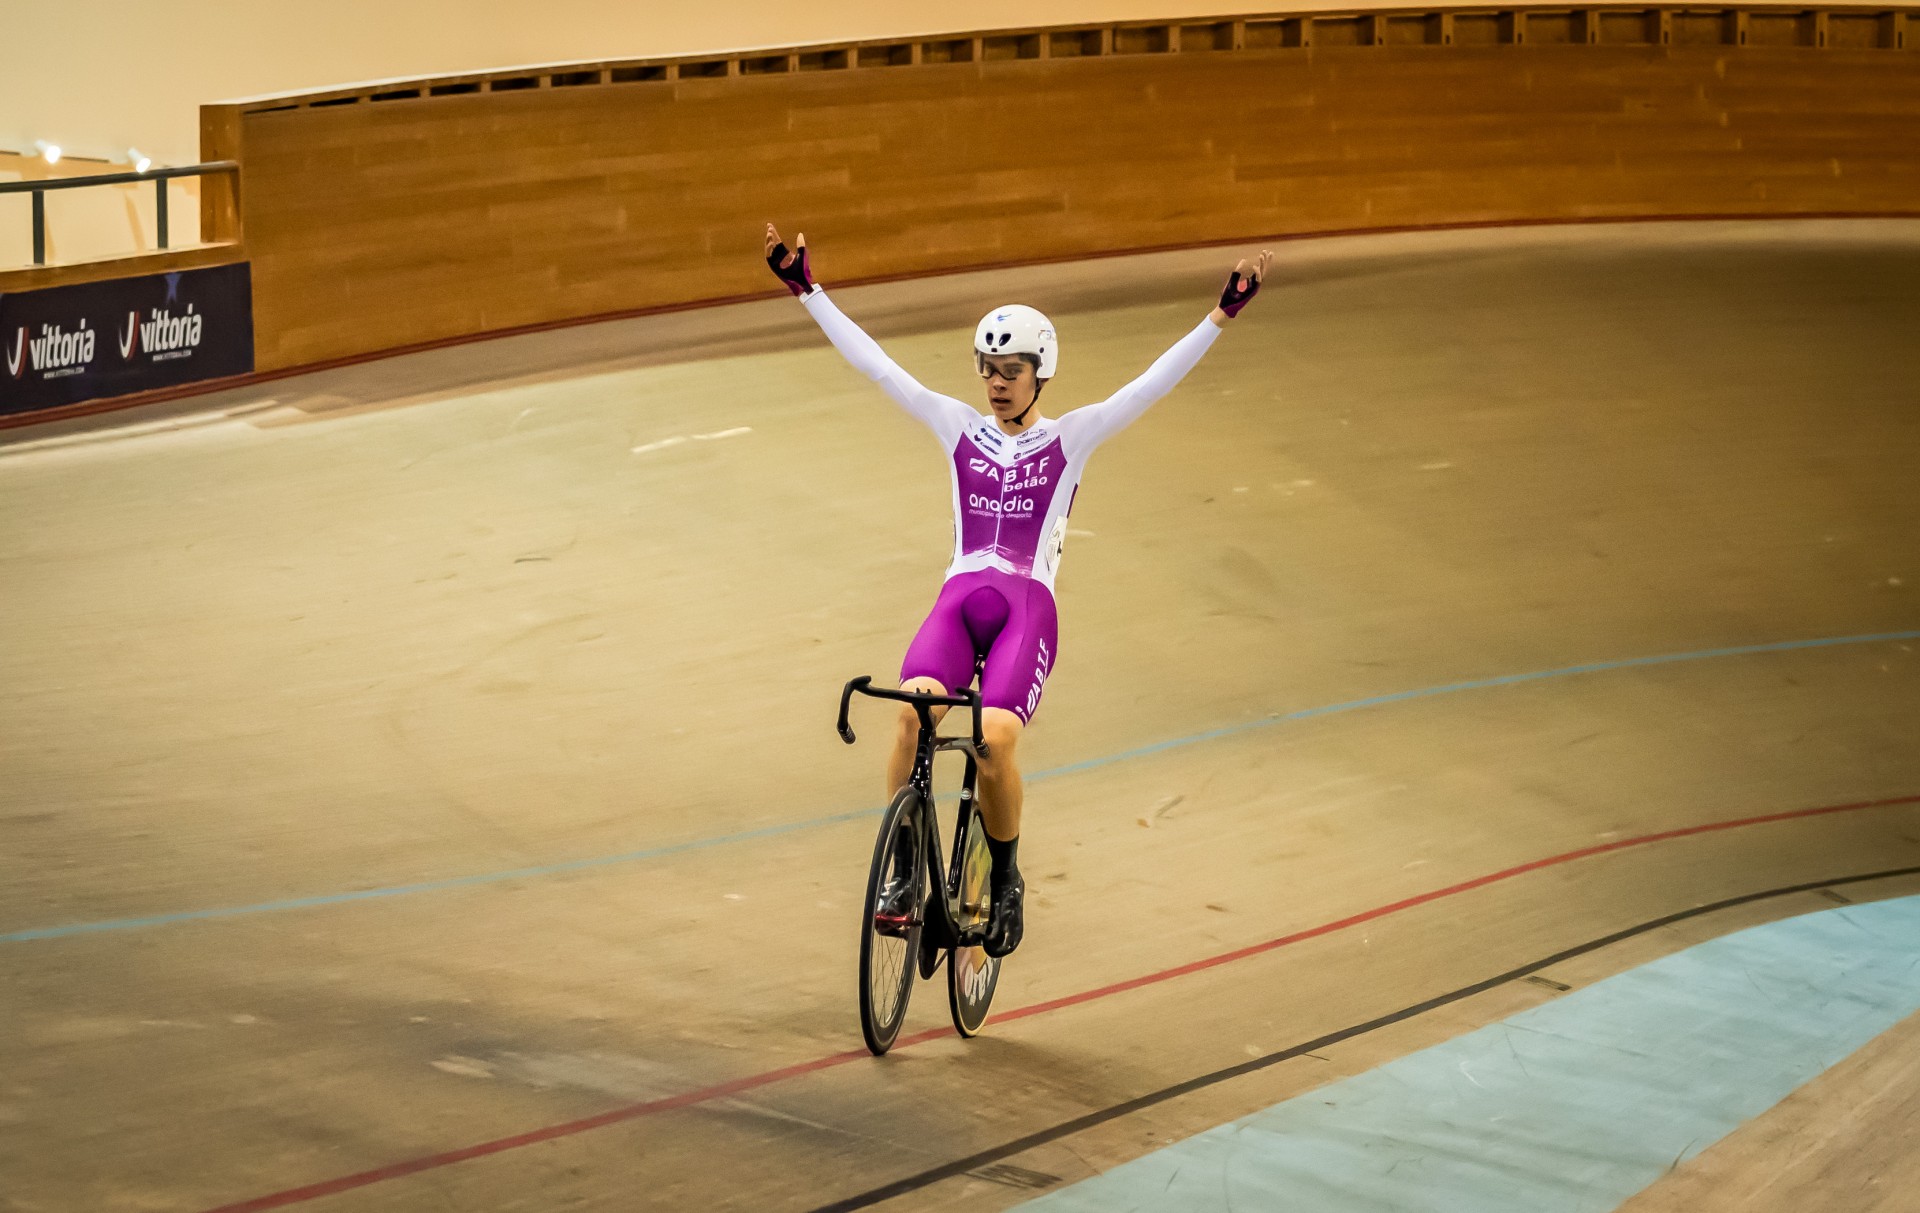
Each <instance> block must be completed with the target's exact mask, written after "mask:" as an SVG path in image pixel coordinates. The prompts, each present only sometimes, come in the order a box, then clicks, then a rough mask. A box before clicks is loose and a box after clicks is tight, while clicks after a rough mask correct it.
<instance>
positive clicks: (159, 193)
mask: <svg viewBox="0 0 1920 1213" xmlns="http://www.w3.org/2000/svg"><path fill="white" fill-rule="evenodd" d="M239 171H240V162H239V161H237V160H210V161H208V162H207V163H205V164H183V165H180V166H178V167H176V168H156V169H148V170H147V171H146V172H144V173H97V174H91V175H89V176H85V177H56V178H53V179H51V180H46V181H4V182H0V194H32V195H33V263H34V264H35V265H45V264H46V263H47V191H48V190H80V189H89V188H91V187H93V186H96V185H134V184H138V183H139V182H142V181H151V182H153V183H154V191H153V193H154V226H155V227H156V228H157V229H158V240H157V246H158V247H160V248H166V247H167V182H169V181H171V180H173V179H174V178H175V177H205V176H208V175H210V174H213V173H237V172H239Z"/></svg>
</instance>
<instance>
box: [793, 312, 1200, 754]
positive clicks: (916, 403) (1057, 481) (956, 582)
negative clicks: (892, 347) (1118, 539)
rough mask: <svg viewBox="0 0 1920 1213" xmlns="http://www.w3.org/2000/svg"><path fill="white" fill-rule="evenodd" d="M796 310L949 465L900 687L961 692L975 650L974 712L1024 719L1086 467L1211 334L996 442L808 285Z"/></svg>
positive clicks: (1049, 639) (1034, 703)
mask: <svg viewBox="0 0 1920 1213" xmlns="http://www.w3.org/2000/svg"><path fill="white" fill-rule="evenodd" d="M801 302H802V303H803V304H805V306H806V309H807V311H808V312H810V313H812V315H813V318H814V320H815V321H816V322H817V323H818V324H819V325H820V328H821V329H822V330H823V331H824V332H825V333H826V334H827V338H828V340H830V341H832V342H833V345H834V348H835V349H837V350H839V351H840V353H841V354H842V356H844V357H845V358H846V360H847V361H848V362H850V363H852V364H853V366H854V369H856V370H858V371H859V372H860V373H861V374H863V375H865V376H866V377H867V378H869V379H871V380H873V381H874V382H875V383H877V384H879V385H880V388H881V390H882V391H884V392H886V394H887V395H888V396H891V397H892V398H893V400H894V403H896V404H898V405H899V406H900V407H901V408H903V409H905V410H907V412H909V413H911V414H913V416H914V417H916V418H918V419H919V420H920V422H921V423H922V424H924V425H925V426H926V427H927V428H928V429H930V430H932V431H933V433H934V436H935V437H937V438H938V439H939V440H940V445H941V447H942V449H944V450H945V451H946V452H947V456H948V459H949V461H950V468H951V471H952V475H953V518H954V528H953V529H954V538H953V562H952V563H951V564H949V565H948V566H947V580H946V584H945V585H943V586H942V587H941V590H940V598H939V600H938V601H937V602H936V603H935V604H934V608H933V611H932V613H931V614H929V615H928V616H927V621H926V622H925V623H924V624H922V625H921V628H920V631H919V633H918V634H917V635H916V636H915V637H914V641H913V644H912V645H911V646H909V647H908V649H907V656H906V660H905V661H904V662H903V663H902V665H901V669H900V679H901V681H902V682H905V681H907V680H908V679H912V678H933V679H935V680H937V681H938V682H939V683H940V684H941V685H942V686H944V687H946V688H947V689H948V690H949V691H959V690H961V689H963V688H965V687H966V686H967V685H969V684H970V683H971V682H972V681H973V661H974V654H975V653H976V652H984V653H986V654H987V663H986V667H985V669H984V670H983V672H982V676H981V680H980V684H981V685H980V700H981V703H982V704H983V705H984V706H987V707H996V708H1005V709H1006V710H1008V711H1010V712H1013V713H1015V714H1016V715H1018V716H1019V717H1020V719H1021V721H1022V723H1024V722H1026V721H1028V720H1030V719H1031V718H1032V716H1033V712H1034V709H1035V708H1037V707H1038V706H1039V704H1040V693H1041V689H1042V688H1043V687H1044V686H1045V684H1046V680H1047V675H1048V673H1049V672H1050V671H1051V670H1052V668H1053V664H1054V660H1055V656H1056V654H1057V650H1058V645H1057V635H1058V629H1057V616H1056V613H1055V610H1054V603H1053V579H1054V576H1055V574H1056V573H1057V572H1058V571H1059V568H1060V552H1061V549H1062V548H1063V547H1064V546H1065V545H1066V537H1067V515H1068V513H1070V512H1071V511H1072V509H1073V498H1074V494H1075V493H1076V492H1077V491H1078V490H1079V487H1080V476H1081V473H1082V472H1084V471H1085V470H1086V466H1087V460H1088V458H1089V457H1090V456H1092V454H1093V452H1094V451H1095V450H1096V449H1097V448H1098V447H1099V445H1100V444H1101V443H1102V442H1105V441H1106V440H1107V439H1108V438H1111V437H1112V436H1113V435H1115V434H1117V433H1119V432H1120V431H1121V430H1123V429H1125V428H1126V427H1127V426H1128V425H1129V424H1131V423H1132V422H1133V421H1134V420H1135V419H1136V418H1138V417H1139V416H1140V415H1141V414H1142V413H1144V412H1146V411H1147V409H1148V407H1149V406H1151V405H1152V404H1153V403H1154V401H1156V400H1158V399H1160V398H1161V397H1162V396H1165V395H1166V394H1167V393H1168V392H1170V391H1172V390H1173V387H1174V385H1175V384H1177V383H1179V382H1180V380H1181V379H1182V378H1183V377H1185V375H1186V373H1187V372H1188V371H1190V370H1192V369H1193V367H1194V365H1195V364H1196V363H1198V362H1199V361H1200V358H1201V356H1202V355H1203V354H1205V353H1206V352H1207V349H1208V347H1210V346H1212V345H1213V342H1214V339H1215V338H1216V337H1218V336H1219V335H1220V328H1219V326H1218V325H1216V324H1214V323H1213V321H1212V320H1211V319H1205V320H1202V321H1201V322H1200V324H1199V326H1198V327H1196V328H1195V329H1194V330H1193V331H1192V332H1191V333H1188V334H1187V335H1186V336H1185V337H1182V338H1181V339H1180V340H1179V341H1178V342H1177V343H1176V344H1175V345H1174V347H1173V348H1172V349H1170V350H1168V351H1167V352H1166V353H1164V354H1162V355H1161V356H1160V358H1159V359H1158V360H1157V361H1156V362H1154V364H1153V365H1152V366H1150V367H1148V368H1147V371H1146V373H1145V374H1143V375H1141V376H1140V377H1139V378H1138V379H1135V380H1134V381H1133V382H1132V383H1129V384H1127V385H1126V386H1125V387H1123V388H1121V389H1120V390H1119V391H1117V392H1115V393H1114V394H1113V395H1111V396H1109V397H1108V398H1107V399H1105V400H1103V401H1101V402H1100V403H1099V404H1089V405H1086V406H1084V407H1082V408H1077V409H1074V410H1072V411H1071V412H1068V413H1066V414H1065V415H1063V416H1061V417H1059V418H1058V419H1053V418H1048V417H1037V418H1035V419H1034V422H1033V424H1032V425H1031V426H1029V427H1028V428H1027V429H1026V430H1024V431H1022V432H1021V433H1019V434H1006V433H1004V432H1002V431H1001V429H1000V427H999V426H998V425H997V424H996V423H995V421H994V419H993V418H992V417H991V416H988V415H985V414H982V413H979V412H977V411H976V410H974V409H973V408H972V407H971V406H970V405H966V404H963V403H961V402H960V401H958V400H955V399H954V398H953V397H951V396H942V395H941V394H940V393H938V392H934V391H930V390H928V389H927V388H925V387H923V386H921V385H920V383H919V382H918V381H917V380H915V379H914V378H913V376H911V375H909V374H907V373H906V371H904V370H902V369H900V367H899V365H898V364H897V363H895V362H894V361H893V359H891V358H889V357H887V355H886V353H885V352H884V351H882V350H881V348H880V346H879V344H878V343H877V342H875V341H874V340H873V338H871V337H869V336H867V334H866V333H865V332H863V331H861V329H860V326H859V325H857V324H855V323H854V322H853V321H851V320H849V319H847V317H846V316H845V314H843V313H842V312H841V311H840V309H839V308H837V307H835V306H834V304H833V301H832V300H831V299H829V298H827V293H826V291H824V290H822V289H819V288H817V287H816V288H815V289H814V290H813V291H812V292H811V293H809V294H808V295H806V296H805V297H804V298H803V299H802V300H801Z"/></svg>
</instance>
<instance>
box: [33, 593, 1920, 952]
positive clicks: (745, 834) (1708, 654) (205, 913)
mask: <svg viewBox="0 0 1920 1213" xmlns="http://www.w3.org/2000/svg"><path fill="white" fill-rule="evenodd" d="M1898 640H1920V631H1911V632H1876V633H1873V634H1870V635H1865V636H1828V637H1822V638H1819V639H1816V640H1782V641H1777V642H1775V643H1773V644H1749V645H1740V646H1737V647H1734V648H1724V649H1700V650H1697V651H1695V652H1690V653H1662V654H1659V655H1657V656H1653V657H1629V658H1626V659H1624V660H1621V661H1596V662H1591V663H1589V664H1586V665H1570V666H1562V667H1560V668H1559V669H1553V670H1536V671H1534V672H1532V673H1529V674H1505V675H1502V676H1500V677H1498V678H1475V679H1470V680H1468V681H1466V682H1449V683H1445V684H1442V685H1440V686H1431V687H1420V688H1418V689H1417V690H1412V691H1395V692H1394V693H1392V694H1390V695H1373V696H1369V697H1368V698H1365V699H1349V700H1346V701H1345V702H1343V703H1331V704H1326V705H1323V706H1321V707H1316V708H1301V709H1300V710H1298V711H1293V712H1279V713H1275V714H1274V715H1271V716H1263V717H1261V718H1260V719H1258V720H1249V721H1246V722H1244V723H1241V724H1233V725H1226V726H1224V727H1222V728H1217V729H1208V730H1206V731H1205V732H1202V733H1193V734H1189V735H1188V736H1185V737H1175V738H1173V739H1172V740H1169V741H1157V742H1155V743H1153V744H1152V745H1146V746H1140V747H1138V748H1137V749H1132V750H1122V751H1120V752H1119V753H1117V754H1106V755H1102V756H1101V757H1098V758H1089V759H1086V760H1085V761H1083V762H1071V763H1068V764H1066V765H1065V766H1058V767H1050V768H1048V769H1047V770H1044V771H1035V772H1032V773H1030V774H1029V775H1028V776H1027V781H1028V782H1029V783H1033V782H1037V781H1039V780H1044V779H1057V778H1059V777H1060V776H1062V775H1077V774H1079V773H1081V772H1082V771H1091V770H1094V769H1096V768H1098V767H1104V766H1110V765H1112V764H1113V763H1116V762H1128V761H1131V760H1133V759H1135V758H1146V757H1148V756H1150V755H1153V754H1161V753H1165V752H1166V751H1168V750H1176V749H1180V748H1182V747H1184V746H1190V745H1198V744H1200V743H1201V742H1204V741H1217V740H1219V739H1221V738H1223V737H1233V736H1237V735H1238V734H1241V733H1247V732H1251V731H1253V730H1255V729H1264V728H1271V727H1272V726H1274V725H1279V724H1286V723H1288V722H1289V721H1295V720H1310V719H1312V718H1313V717H1316V716H1332V715H1334V714H1335V713H1339V712H1357V711H1359V710H1361V709H1362V708H1375V707H1381V706H1383V705H1385V704H1390V703H1404V702H1406V701H1407V700H1411V699H1431V698H1433V697H1435V696H1438V695H1453V694H1458V693H1459V692H1461V691H1482V690H1489V689H1491V688H1494V687H1505V686H1514V685H1517V684H1519V683H1523V682H1540V681H1543V680H1545V679H1548V678H1569V677H1572V676H1573V675H1575V674H1599V673H1604V672H1605V671H1608V670H1627V669H1634V668H1637V667H1641V666H1654V665H1673V664H1676V663H1678V662H1683V661H1706V660H1709V659H1712V658H1716V657H1747V656H1752V655H1754V654H1757V653H1786V652H1792V651H1795V650H1799V649H1824V648H1835V647H1838V646H1841V645H1857V644H1882V643H1886V642H1890V641H1898ZM880 812H881V809H880V808H878V807H876V808H868V809H857V810H855V811H853V812H851V813H835V814H833V815H831V816H828V817H814V818H810V819H809V820H806V821H793V822H788V823H786V824H785V825H773V826H762V827H761V828H759V829H754V830H742V831H740V832H739V833H735V834H722V835H719V836H717V837H713V838H696V839H692V840H690V841H687V842H677V843H672V844H670V845H667V846H661V847H649V848H647V849H645V850H640V851H625V852H622V853H621V854H618V855H594V856H588V857H587V858H584V859H569V860H565V861H563V862H560V863H549V864H539V865H536V866H533V867H525V868H510V869H508V870H506V871H502V872H478V873H475V874H474V875H471V876H454V877H450V878H448V879H446V880H427V881H421V882H419V883H417V884H401V885H384V886H381V887H379V888H372V889H355V890H353V891H351V892H346V893H321V894H316V895H314V896H311V897H290V898H286V899H284V900H281V901H261V902H255V903H254V904H252V905H243V906H220V907H216V908H214V909H209V910H180V911H177V912H175V913H171V914H152V915H147V916H145V917H141V918H110V919H106V920H104V921H100V922H76V923H68V924H66V925H63V926H57V927H36V928H33V929H30V930H25V931H11V932H8V933H6V934H0V943H25V942H27V941H29V940H35V939H64V938H67V937H69V936H73V935H92V934H97V933H100V932H103V931H135V930H140V929H142V928H145V927H160V926H167V925H170V924H172V923H177V922H199V921H202V920H205V919H212V918H237V917H240V916H241V915H244V914H267V913H272V912H274V911H278V910H305V909H312V908H313V907H315V906H332V905H345V904H347V903H349V902H355V901H372V900H375V899H376V898H382V897H404V896H408V895H410V894H414V893H433V892H438V891H440V890H442V889H462V888H469V887H471V886H473V885H483V884H497V883H499V882H501V881H507V880H526V879H531V878H533V877H539V876H555V875H559V874H561V873H564V872H580V871H585V870H587V869H590V868H603V867H607V866H609V865H611V864H618V863H635V862H638V861H640V860H643V859H662V858H665V857H666V856H669V855H684V854H686V853H688V852H690V851H704V850H707V849H708V848H711V847H719V846H727V845H730V844H732V843H737V842H754V841H758V840H760V839H763V838H778V837H780V836H781V835H783V834H794V833H798V832H799V831H801V830H812V829H819V828H821V827H824V826H832V825H840V824H842V823H844V822H849V821H858V820H860V819H861V818H863V817H875V816H878V815H879V813H880Z"/></svg>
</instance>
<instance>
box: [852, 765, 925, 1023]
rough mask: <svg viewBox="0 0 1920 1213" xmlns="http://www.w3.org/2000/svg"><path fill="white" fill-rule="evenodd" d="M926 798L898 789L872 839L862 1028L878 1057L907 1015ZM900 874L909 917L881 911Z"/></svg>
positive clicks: (863, 931)
mask: <svg viewBox="0 0 1920 1213" xmlns="http://www.w3.org/2000/svg"><path fill="white" fill-rule="evenodd" d="M925 811H926V802H925V801H924V800H922V799H921V797H920V793H919V792H918V791H916V790H914V788H913V787H912V786H911V785H909V786H907V787H904V788H901V789H900V790H899V792H897V793H895V794H894V797H893V803H892V804H890V805H888V806H887V812H886V815H885V816H884V817H882V818H881V821H880V836H879V837H878V838H876V839H874V843H873V865H872V867H871V868H870V869H869V871H868V873H867V896H866V902H865V904H864V905H863V906H862V908H861V912H860V1031H861V1034H862V1035H864V1036H865V1037H866V1038H867V1048H868V1049H869V1050H871V1051H872V1052H873V1054H874V1055H875V1056H876V1057H877V1056H879V1055H880V1054H882V1053H885V1052H886V1051H887V1050H888V1049H890V1048H892V1047H893V1042H894V1039H895V1038H896V1037H898V1036H899V1035H900V1025H901V1024H902V1023H904V1022H905V1021H906V1018H907V999H908V998H909V997H911V996H912V994H913V972H914V961H915V959H916V954H917V953H918V952H919V950H920V932H921V929H922V927H923V926H924V924H923V923H922V922H921V915H922V913H923V909H924V907H925V905H926V862H925V860H924V859H923V858H922V857H921V855H920V847H919V839H920V833H919V831H920V814H921V813H923V812H925ZM896 876H899V877H902V878H904V879H905V880H907V881H909V882H910V887H909V890H908V891H909V893H910V897H908V898H901V899H898V900H902V901H904V902H905V904H907V905H909V906H911V907H912V910H911V913H909V914H907V915H905V916H895V915H888V914H885V913H883V912H882V909H883V907H882V905H881V901H882V893H883V892H884V891H885V890H886V888H887V886H888V884H889V883H890V882H892V881H893V880H894V878H895V877H896Z"/></svg>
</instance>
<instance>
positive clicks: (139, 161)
mask: <svg viewBox="0 0 1920 1213" xmlns="http://www.w3.org/2000/svg"><path fill="white" fill-rule="evenodd" d="M127 163H128V164H131V165H132V166H133V171H134V172H136V173H144V172H146V171H147V170H148V169H150V168H152V167H153V157H151V156H149V155H147V154H146V153H145V152H143V151H141V150H140V149H139V148H137V147H130V148H128V149H127Z"/></svg>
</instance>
